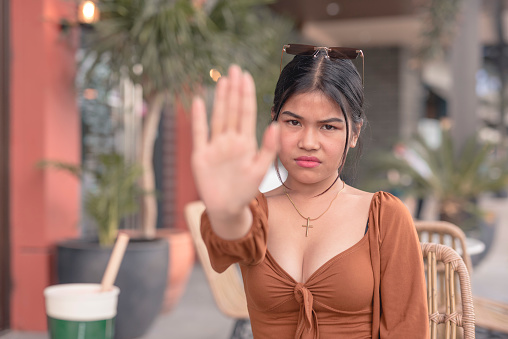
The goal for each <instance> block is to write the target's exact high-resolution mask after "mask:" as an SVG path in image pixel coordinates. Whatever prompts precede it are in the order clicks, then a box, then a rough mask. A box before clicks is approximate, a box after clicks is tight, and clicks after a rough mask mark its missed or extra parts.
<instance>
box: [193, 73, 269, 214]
mask: <svg viewBox="0 0 508 339" xmlns="http://www.w3.org/2000/svg"><path fill="white" fill-rule="evenodd" d="M256 111H257V107H256V90H255V87H254V81H253V79H252V77H251V75H250V74H248V73H246V72H242V70H241V69H240V67H238V66H235V65H233V66H231V67H230V69H229V74H228V76H227V77H222V78H221V79H220V80H219V82H218V84H217V88H216V91H215V101H214V107H213V111H212V118H211V126H210V127H211V135H210V136H209V131H208V124H207V119H206V110H205V105H204V102H203V100H202V99H200V98H195V99H194V102H193V104H192V125H193V128H192V134H193V143H194V145H193V152H192V169H193V172H194V178H195V181H196V185H197V188H198V191H199V193H200V196H201V199H202V200H203V202H204V203H205V205H206V207H207V210H208V213H209V215H210V218H211V219H212V215H213V218H214V219H216V220H232V219H235V218H237V219H238V218H239V216H240V215H241V214H242V213H245V210H246V209H247V207H248V204H249V202H250V201H251V200H252V199H253V198H254V197H255V196H256V194H257V191H258V187H259V185H260V184H261V181H262V180H263V177H264V175H265V173H266V171H267V170H268V168H269V166H270V164H271V163H272V162H273V160H274V159H275V155H276V153H277V150H278V144H279V137H278V134H279V130H278V127H277V126H276V125H275V124H272V125H271V126H270V127H268V128H267V130H266V131H265V134H264V137H263V145H262V147H261V149H258V146H257V142H256V136H255V129H256ZM212 222H213V220H212Z"/></svg>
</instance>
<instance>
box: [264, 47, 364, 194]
mask: <svg viewBox="0 0 508 339" xmlns="http://www.w3.org/2000/svg"><path fill="white" fill-rule="evenodd" d="M315 91H319V92H322V93H323V94H324V95H326V96H327V97H328V98H330V99H331V100H332V101H334V102H336V103H337V104H338V105H339V106H340V108H341V110H342V112H343V114H344V118H345V120H346V140H347V141H346V144H345V145H344V152H343V154H342V159H341V163H340V166H339V170H338V175H337V178H336V179H335V181H334V182H333V183H332V185H330V187H328V188H327V189H326V190H325V191H324V192H322V193H321V194H324V193H326V192H327V191H328V190H329V189H330V188H331V187H332V186H333V185H334V184H335V182H336V181H337V180H338V179H339V176H340V174H341V173H342V170H343V168H344V164H345V162H346V155H347V153H348V152H347V151H348V148H349V142H350V137H351V130H352V132H353V133H354V135H358V133H359V132H360V131H359V130H358V127H357V124H359V123H361V122H364V121H365V112H364V109H363V104H364V93H363V84H362V78H361V76H360V74H359V73H358V70H357V69H356V67H355V65H354V64H353V62H352V61H351V60H348V59H335V58H328V57H327V56H326V53H325V52H324V51H319V52H318V53H317V54H316V55H315V56H300V55H296V56H295V57H294V58H293V60H292V61H291V62H289V63H288V64H287V65H286V66H285V67H284V69H283V70H282V72H281V74H280V76H279V80H278V81H277V86H276V87H275V95H274V99H273V107H272V112H273V118H272V121H277V120H278V119H279V115H280V111H281V109H282V107H283V106H284V104H285V103H286V102H287V101H288V100H289V99H290V98H291V97H292V96H294V95H295V94H300V93H310V92H315ZM350 125H351V126H350ZM356 147H357V148H358V149H357V151H356V152H355V157H356V159H355V162H357V161H358V159H359V157H360V155H361V149H362V142H361V139H359V140H358V142H357V146H356ZM275 169H276V171H277V176H278V177H279V180H281V182H282V179H281V177H280V173H279V169H278V166H277V163H276V166H275ZM282 184H283V185H284V183H283V182H282ZM321 194H319V195H321Z"/></svg>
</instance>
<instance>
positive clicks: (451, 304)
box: [421, 243, 475, 339]
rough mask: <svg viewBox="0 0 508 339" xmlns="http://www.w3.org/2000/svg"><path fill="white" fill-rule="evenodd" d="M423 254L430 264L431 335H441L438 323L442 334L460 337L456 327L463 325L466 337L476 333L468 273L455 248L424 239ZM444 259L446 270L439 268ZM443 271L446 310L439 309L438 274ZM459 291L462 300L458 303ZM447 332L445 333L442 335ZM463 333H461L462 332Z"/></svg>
mask: <svg viewBox="0 0 508 339" xmlns="http://www.w3.org/2000/svg"><path fill="white" fill-rule="evenodd" d="M421 246H422V255H423V258H424V260H426V267H427V275H426V276H427V298H428V306H429V321H430V338H431V339H437V338H438V324H444V328H443V326H441V327H440V329H442V330H443V331H441V330H440V331H439V332H442V333H440V334H441V335H440V336H439V338H443V337H444V338H446V339H450V338H453V339H455V338H457V327H462V328H463V337H464V338H465V339H470V338H474V337H475V315H474V307H473V297H472V294H471V283H470V280H469V274H468V271H467V268H466V265H465V264H464V261H463V260H462V258H461V257H460V256H459V255H458V253H457V252H456V251H454V250H453V249H452V248H450V247H448V246H445V245H441V244H434V243H422V244H421ZM440 263H442V265H443V266H444V270H439V269H438V266H439V264H440ZM443 273H444V280H445V291H444V294H445V296H446V301H445V303H446V305H445V309H444V313H441V312H440V311H439V306H440V305H439V303H438V284H437V281H438V275H440V274H443ZM455 273H457V274H458V277H459V286H460V290H457V284H456V282H455ZM458 295H460V298H459V299H460V304H459V305H456V302H457V299H458V298H457V297H456V296H458ZM443 334H444V336H443ZM459 335H460V333H459Z"/></svg>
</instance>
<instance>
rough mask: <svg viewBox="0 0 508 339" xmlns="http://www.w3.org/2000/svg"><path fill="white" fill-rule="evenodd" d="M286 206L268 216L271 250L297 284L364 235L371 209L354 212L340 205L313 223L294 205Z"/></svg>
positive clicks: (275, 258) (348, 207)
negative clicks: (298, 211)
mask: <svg viewBox="0 0 508 339" xmlns="http://www.w3.org/2000/svg"><path fill="white" fill-rule="evenodd" d="M284 207H286V208H280V209H279V210H278V211H277V212H276V213H273V214H270V215H269V220H268V223H269V225H270V227H269V235H268V250H269V252H270V254H271V256H272V257H273V258H274V260H275V261H276V262H277V263H278V264H279V265H280V266H281V268H283V269H284V270H285V271H286V272H287V273H288V274H289V275H290V276H291V277H292V278H293V279H294V280H295V281H296V282H305V281H307V280H308V279H309V277H311V276H312V274H313V273H314V272H316V271H317V270H318V269H319V267H321V266H322V265H324V264H325V263H326V262H327V261H329V260H330V259H332V258H334V257H336V256H337V255H339V254H340V253H343V252H345V251H347V250H348V249H350V248H352V247H353V246H355V244H358V243H359V242H360V241H361V240H362V239H363V238H364V236H365V231H366V226H367V221H368V209H361V213H354V211H353V213H351V211H350V206H338V207H335V208H333V209H330V211H328V212H327V213H326V214H325V215H323V216H321V217H320V218H317V219H315V220H312V219H313V218H312V217H309V218H307V219H304V218H303V217H302V216H301V215H300V214H299V213H297V212H296V211H295V210H294V209H292V208H290V207H292V206H287V205H286V206H284ZM348 209H349V211H348ZM304 216H305V215H304Z"/></svg>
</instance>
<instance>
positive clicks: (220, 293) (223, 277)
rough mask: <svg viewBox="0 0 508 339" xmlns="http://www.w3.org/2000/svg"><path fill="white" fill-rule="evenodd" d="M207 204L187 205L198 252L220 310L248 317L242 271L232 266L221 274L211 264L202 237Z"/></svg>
mask: <svg viewBox="0 0 508 339" xmlns="http://www.w3.org/2000/svg"><path fill="white" fill-rule="evenodd" d="M204 210H205V205H204V204H203V202H201V201H195V202H191V203H189V204H187V205H186V206H185V219H186V221H187V225H188V227H189V230H190V232H191V234H192V239H193V241H194V245H195V246H196V252H197V254H198V258H199V260H200V262H201V265H202V267H203V270H204V272H205V275H206V278H207V280H208V283H209V285H210V289H211V290H212V294H213V297H214V300H215V303H216V304H217V307H218V308H219V310H221V312H222V313H224V314H225V315H227V316H229V317H232V318H235V319H247V318H248V317H249V313H248V311H247V298H246V297H245V291H244V289H243V283H242V280H241V277H240V272H239V271H238V269H237V267H236V266H234V265H233V266H230V267H229V268H228V269H227V270H226V271H224V272H223V273H221V274H219V273H217V272H215V271H214V270H213V268H212V265H211V264H210V257H209V256H208V250H207V249H206V245H205V243H204V242H203V239H202V238H201V231H200V225H201V215H202V214H203V211H204Z"/></svg>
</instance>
